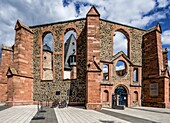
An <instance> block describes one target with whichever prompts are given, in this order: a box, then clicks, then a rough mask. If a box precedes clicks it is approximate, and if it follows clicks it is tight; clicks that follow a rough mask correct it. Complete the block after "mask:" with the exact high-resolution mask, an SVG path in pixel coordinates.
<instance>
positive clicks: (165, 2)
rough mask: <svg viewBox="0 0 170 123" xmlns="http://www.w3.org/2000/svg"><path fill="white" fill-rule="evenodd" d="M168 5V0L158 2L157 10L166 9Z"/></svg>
mask: <svg viewBox="0 0 170 123" xmlns="http://www.w3.org/2000/svg"><path fill="white" fill-rule="evenodd" d="M169 3H170V1H169V0H158V7H159V8H162V7H166V6H167V5H168V4H169Z"/></svg>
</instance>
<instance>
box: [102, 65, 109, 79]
mask: <svg viewBox="0 0 170 123" xmlns="http://www.w3.org/2000/svg"><path fill="white" fill-rule="evenodd" d="M103 80H109V65H107V64H103Z"/></svg>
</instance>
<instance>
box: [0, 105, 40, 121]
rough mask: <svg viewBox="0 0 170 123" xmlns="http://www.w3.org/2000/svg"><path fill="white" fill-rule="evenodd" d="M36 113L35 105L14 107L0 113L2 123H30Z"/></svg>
mask: <svg viewBox="0 0 170 123" xmlns="http://www.w3.org/2000/svg"><path fill="white" fill-rule="evenodd" d="M36 111H37V109H36V106H35V105H27V106H13V107H10V108H7V109H4V110H1V111H0V123H29V122H30V121H31V119H32V117H33V116H34V115H35V114H36Z"/></svg>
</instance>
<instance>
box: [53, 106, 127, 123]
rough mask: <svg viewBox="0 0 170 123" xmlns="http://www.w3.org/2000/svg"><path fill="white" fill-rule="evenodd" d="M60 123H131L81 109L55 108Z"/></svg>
mask: <svg viewBox="0 0 170 123" xmlns="http://www.w3.org/2000/svg"><path fill="white" fill-rule="evenodd" d="M54 111H55V113H56V116H57V119H58V122H59V123H129V122H128V121H125V120H122V119H118V118H116V117H113V116H109V115H106V114H103V113H100V112H97V111H94V110H86V109H83V108H80V107H68V108H61V109H58V108H55V110H54Z"/></svg>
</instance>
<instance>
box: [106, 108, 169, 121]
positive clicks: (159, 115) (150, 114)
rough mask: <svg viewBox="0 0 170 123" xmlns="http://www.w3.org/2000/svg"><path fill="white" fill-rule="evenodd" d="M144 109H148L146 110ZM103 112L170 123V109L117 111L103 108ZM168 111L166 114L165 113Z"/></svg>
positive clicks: (127, 109)
mask: <svg viewBox="0 0 170 123" xmlns="http://www.w3.org/2000/svg"><path fill="white" fill-rule="evenodd" d="M144 109H147V111H146V110H144ZM103 110H107V111H111V112H112V113H113V114H114V113H119V114H120V115H121V114H122V115H127V116H132V117H136V118H140V119H144V120H148V121H153V122H155V123H170V114H169V110H170V109H163V108H150V107H146V108H145V107H140V108H138V109H137V108H127V107H126V108H125V110H115V109H107V108H103ZM165 111H166V113H165ZM163 112H164V113H163Z"/></svg>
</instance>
